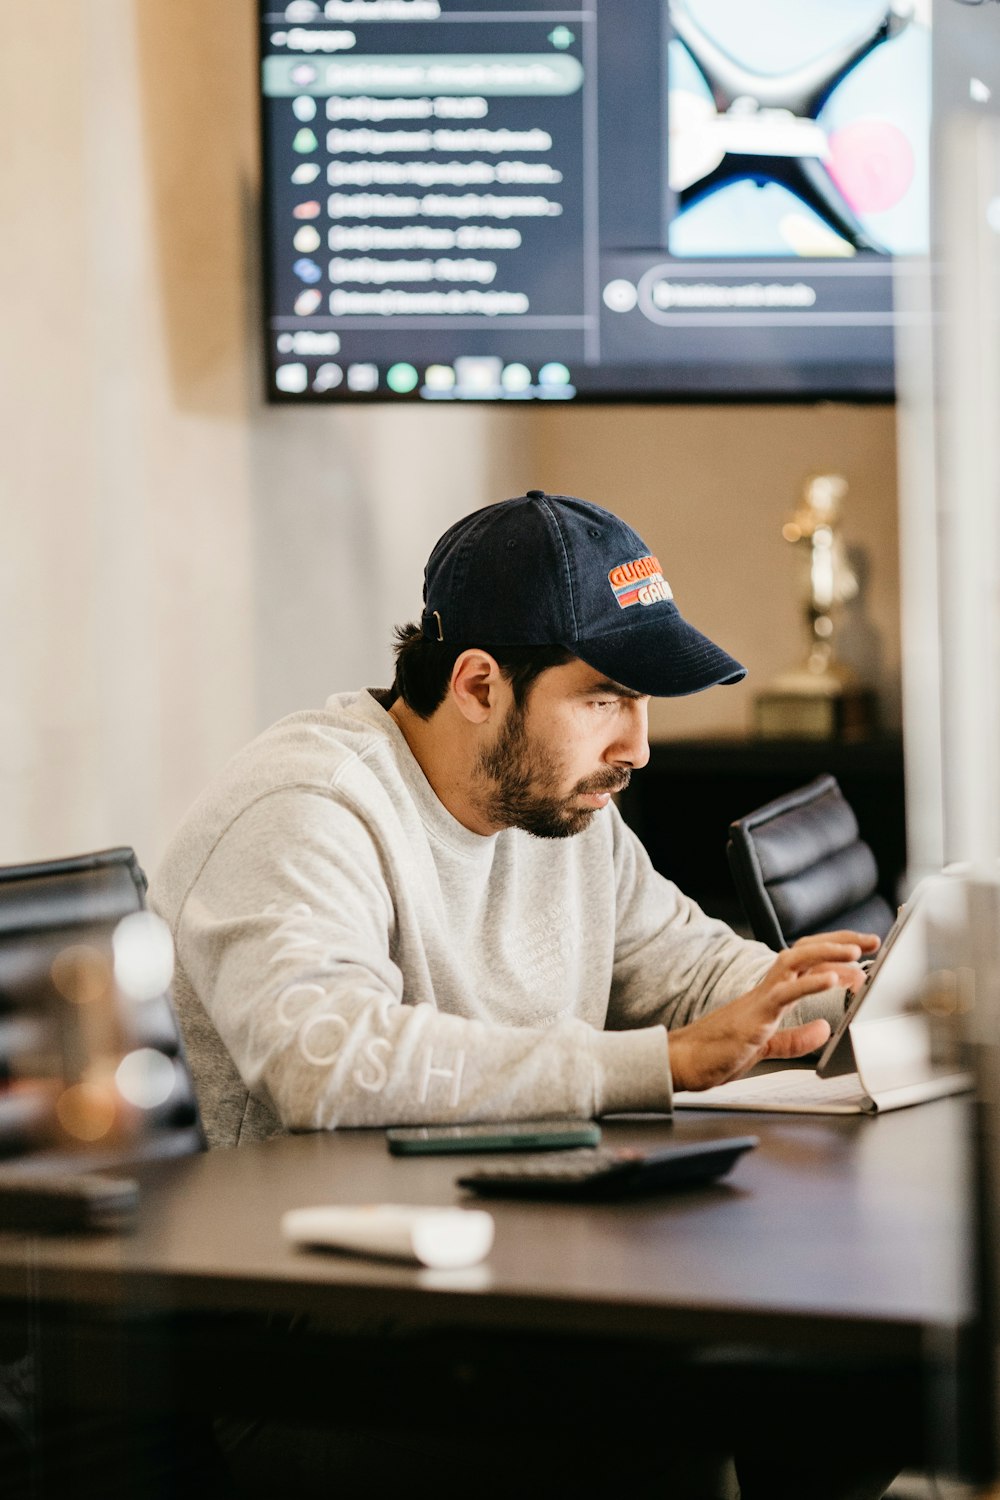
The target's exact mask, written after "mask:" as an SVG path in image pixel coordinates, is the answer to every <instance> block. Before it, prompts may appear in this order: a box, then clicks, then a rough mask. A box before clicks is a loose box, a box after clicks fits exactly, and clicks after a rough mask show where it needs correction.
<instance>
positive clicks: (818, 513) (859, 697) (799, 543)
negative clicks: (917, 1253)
mask: <svg viewBox="0 0 1000 1500" xmlns="http://www.w3.org/2000/svg"><path fill="white" fill-rule="evenodd" d="M846 494H847V481H846V479H844V477H843V475H841V474H813V475H811V476H810V477H809V478H808V479H807V480H806V483H805V486H804V488H803V491H802V499H801V500H800V501H799V504H798V507H797V509H796V511H795V514H794V515H793V516H792V518H791V520H789V521H786V522H785V524H784V526H783V527H782V528H781V534H782V536H783V537H784V538H785V541H786V542H791V543H792V545H793V546H795V547H798V548H799V549H801V550H802V551H804V552H805V554H806V557H807V560H808V567H807V579H808V593H807V599H806V620H807V622H808V627H809V651H808V655H807V656H806V660H805V662H804V663H803V665H802V666H801V667H795V668H793V669H792V670H791V671H789V672H782V674H781V675H780V677H777V678H776V679H775V680H774V682H773V683H772V684H771V686H770V687H769V688H768V689H767V690H766V691H765V692H763V693H759V694H758V695H757V697H756V699H755V700H754V717H755V727H756V730H757V733H758V734H760V735H763V736H764V737H765V738H768V739H816V740H826V739H860V738H862V737H863V736H864V735H866V734H868V733H869V732H870V731H871V729H872V727H873V723H874V702H875V698H874V694H873V692H872V691H871V690H870V689H868V688H865V687H863V686H862V684H861V682H860V681H859V679H858V676H857V674H856V673H855V672H854V671H853V670H852V669H851V668H850V667H848V666H846V665H845V664H844V663H843V662H839V661H838V660H837V657H836V654H835V651H834V645H833V635H834V613H835V611H836V609H837V606H838V605H842V604H846V603H848V602H849V601H850V600H851V599H854V598H855V597H856V595H857V593H858V580H857V576H856V575H855V573H854V571H853V569H852V568H851V565H850V563H849V562H848V559H847V553H846V550H845V548H844V543H843V538H842V537H841V535H840V533H839V532H838V530H837V522H838V520H839V519H840V508H841V505H842V503H843V500H844V496H845V495H846Z"/></svg>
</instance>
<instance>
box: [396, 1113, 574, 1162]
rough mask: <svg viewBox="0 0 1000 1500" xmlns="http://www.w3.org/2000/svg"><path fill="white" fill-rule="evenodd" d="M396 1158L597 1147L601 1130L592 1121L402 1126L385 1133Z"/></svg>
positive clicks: (532, 1121) (515, 1121) (511, 1121)
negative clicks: (474, 1152) (475, 1152)
mask: <svg viewBox="0 0 1000 1500" xmlns="http://www.w3.org/2000/svg"><path fill="white" fill-rule="evenodd" d="M385 1138H386V1141H387V1142H388V1146H389V1150H390V1151H391V1152H392V1153H393V1155H395V1156H436V1155H440V1154H443V1153H445V1152H471V1151H560V1150H563V1151H564V1150H568V1149H569V1148H570V1147H573V1146H596V1145H598V1144H599V1142H600V1139H601V1127H600V1126H599V1125H597V1124H595V1123H594V1121H593V1120H508V1121H506V1122H504V1123H503V1124H500V1125H493V1124H485V1125H483V1124H480V1125H405V1126H398V1127H395V1128H393V1129H392V1130H387V1131H386V1133H385Z"/></svg>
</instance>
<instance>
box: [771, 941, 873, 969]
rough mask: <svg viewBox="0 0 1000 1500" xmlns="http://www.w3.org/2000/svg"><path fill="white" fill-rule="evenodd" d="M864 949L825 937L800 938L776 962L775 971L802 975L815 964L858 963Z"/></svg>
mask: <svg viewBox="0 0 1000 1500" xmlns="http://www.w3.org/2000/svg"><path fill="white" fill-rule="evenodd" d="M862 952H863V949H862V947H861V944H860V943H855V942H848V941H841V940H840V939H837V940H834V939H833V938H832V937H830V936H827V935H824V936H823V937H818V938H800V939H799V941H798V942H797V943H796V944H795V945H794V947H792V948H786V949H785V951H784V952H783V953H780V954H779V955H778V957H777V959H776V960H775V963H774V965H773V967H774V968H775V969H791V970H792V971H793V972H795V973H801V972H802V971H803V969H808V968H810V967H811V966H812V965H814V964H827V963H834V964H836V963H841V964H851V963H857V962H858V960H859V959H860V958H861V955H862Z"/></svg>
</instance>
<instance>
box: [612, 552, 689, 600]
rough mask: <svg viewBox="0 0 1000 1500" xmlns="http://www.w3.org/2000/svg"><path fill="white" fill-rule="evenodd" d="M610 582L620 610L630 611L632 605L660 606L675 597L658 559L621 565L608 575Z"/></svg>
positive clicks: (649, 557) (639, 559)
mask: <svg viewBox="0 0 1000 1500" xmlns="http://www.w3.org/2000/svg"><path fill="white" fill-rule="evenodd" d="M608 582H609V583H610V585H611V588H612V590H613V592H614V596H615V598H616V599H617V600H618V607H619V609H628V607H629V605H630V604H658V603H659V602H660V601H661V600H663V599H672V598H673V597H674V596H673V593H672V592H671V589H670V585H669V583H667V581H666V579H665V578H664V576H663V572H662V569H661V568H660V560H659V558H658V557H652V556H648V557H637V558H636V559H635V561H634V562H627V563H619V564H618V566H617V568H612V569H611V572H610V573H609V574H608Z"/></svg>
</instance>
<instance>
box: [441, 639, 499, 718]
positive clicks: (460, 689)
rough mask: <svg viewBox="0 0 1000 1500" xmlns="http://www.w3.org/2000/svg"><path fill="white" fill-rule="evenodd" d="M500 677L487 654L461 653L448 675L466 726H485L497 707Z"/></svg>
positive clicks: (471, 650)
mask: <svg viewBox="0 0 1000 1500" xmlns="http://www.w3.org/2000/svg"><path fill="white" fill-rule="evenodd" d="M501 681H502V674H501V672H500V668H499V667H498V666H497V664H496V662H495V661H494V660H493V658H492V656H490V654H489V652H488V651H481V650H479V649H478V648H476V647H472V648H471V649H470V650H468V651H463V652H462V654H461V656H460V657H459V658H458V660H457V661H456V663H455V665H454V667H453V668H452V673H451V693H452V697H453V698H454V700H455V705H456V707H457V708H458V711H459V713H460V714H461V715H462V716H463V718H466V719H468V721H469V723H470V724H485V723H486V721H487V720H488V719H489V717H490V715H491V713H493V712H494V711H495V709H496V706H497V701H498V696H499V689H500V683H501Z"/></svg>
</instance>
